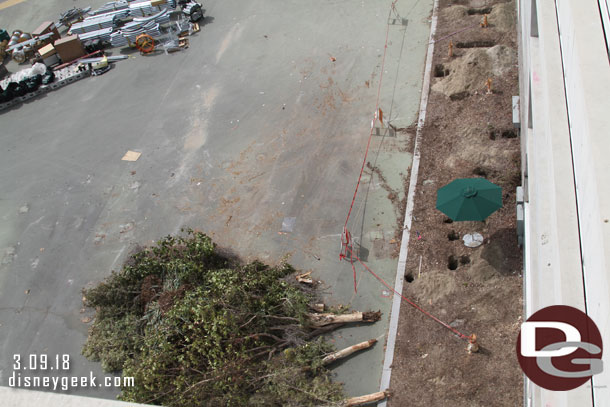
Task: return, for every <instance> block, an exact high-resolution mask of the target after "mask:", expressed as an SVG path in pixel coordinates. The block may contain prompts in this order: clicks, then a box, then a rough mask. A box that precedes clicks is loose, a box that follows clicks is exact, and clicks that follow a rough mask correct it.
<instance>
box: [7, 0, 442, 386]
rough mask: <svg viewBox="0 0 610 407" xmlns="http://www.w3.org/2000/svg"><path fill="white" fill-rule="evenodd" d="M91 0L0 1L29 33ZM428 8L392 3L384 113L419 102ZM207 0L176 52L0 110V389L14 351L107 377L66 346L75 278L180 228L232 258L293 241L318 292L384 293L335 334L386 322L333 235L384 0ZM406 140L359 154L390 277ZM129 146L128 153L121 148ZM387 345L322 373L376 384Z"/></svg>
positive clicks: (340, 218)
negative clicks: (288, 227)
mask: <svg viewBox="0 0 610 407" xmlns="http://www.w3.org/2000/svg"><path fill="white" fill-rule="evenodd" d="M102 3H103V1H97V2H93V1H91V2H86V1H80V0H79V1H75V2H73V1H64V0H53V1H48V2H34V1H31V0H30V1H25V2H23V3H19V4H16V5H14V6H12V7H9V8H6V9H4V10H2V11H0V27H3V28H6V29H7V30H8V31H10V30H13V29H16V28H20V29H24V30H30V31H31V30H33V29H35V28H36V27H37V26H38V24H39V23H40V22H41V21H44V20H48V19H50V18H53V19H56V18H57V16H58V15H59V12H61V11H64V10H66V9H68V8H71V7H73V6H83V7H84V6H87V5H91V6H94V7H95V6H99V5H100V4H102ZM431 6H432V1H431V0H425V1H424V0H418V1H414V0H401V1H399V2H398V3H397V9H398V11H399V13H401V17H402V18H405V19H407V25H406V27H405V26H402V25H393V26H391V27H390V31H389V42H388V50H387V52H388V54H387V57H386V58H387V59H386V65H385V70H384V82H383V83H384V85H383V86H382V89H381V95H382V97H381V101H382V104H381V106H382V108H383V109H384V111H385V113H386V115H389V114H390V111H391V117H390V119H395V121H394V122H395V124H396V125H397V126H398V127H404V126H405V125H408V124H411V123H412V122H413V121H414V120H415V118H416V111H417V107H418V104H419V95H420V93H419V91H420V90H421V79H422V76H423V64H424V58H425V52H426V48H427V40H428V30H429V21H428V18H429V16H430V12H431ZM204 8H205V9H206V15H208V16H209V17H207V19H206V21H205V24H204V25H203V26H202V31H201V32H200V33H198V34H196V35H195V36H194V37H192V38H191V39H190V48H189V49H188V50H186V51H182V52H179V53H175V54H172V55H164V54H162V53H159V54H155V55H150V56H140V55H139V54H137V53H133V52H130V51H128V50H123V51H121V52H125V53H128V54H129V55H130V56H132V57H133V58H130V59H128V60H126V61H122V62H119V63H117V64H116V66H115V68H114V69H112V70H111V71H110V72H108V73H107V74H105V75H103V76H100V77H94V78H90V79H85V80H82V81H80V82H78V83H75V84H72V85H69V86H67V87H65V88H62V89H60V90H58V91H54V92H51V93H49V94H47V95H46V96H44V97H41V98H39V99H35V100H32V101H30V102H28V103H26V104H24V105H22V106H20V107H18V108H12V109H10V110H9V111H5V112H3V113H0V128H1V130H0V134H1V135H0V140H1V141H2V143H1V146H2V147H1V148H0V162H1V163H2V164H1V168H2V173H3V176H2V177H1V178H0V191H3V194H2V199H0V216H1V218H0V250H2V252H1V253H0V255H3V256H4V257H3V260H2V265H1V267H0V324H1V326H0V369H1V370H0V384H1V385H2V386H7V385H8V383H7V381H8V377H9V376H10V375H12V373H13V369H12V361H13V355H15V354H19V355H23V356H24V357H27V356H28V355H30V354H42V353H45V354H48V355H56V354H59V355H63V354H69V355H70V360H71V362H72V363H71V370H70V374H72V375H79V376H80V375H89V374H90V372H93V374H94V375H96V376H99V377H103V376H104V375H105V374H104V373H103V372H101V369H100V367H99V365H98V364H96V363H93V362H90V361H87V360H86V359H85V358H84V357H82V356H81V355H80V349H81V346H82V344H83V343H84V341H85V338H86V333H87V325H86V324H84V323H83V322H81V318H82V317H83V314H81V313H80V312H79V310H80V309H81V307H82V305H81V295H80V292H81V288H82V287H83V286H85V285H87V284H92V283H94V282H97V281H100V280H102V279H103V278H104V277H105V276H107V275H108V274H109V272H110V270H113V269H114V270H118V269H120V267H121V264H122V262H123V260H124V259H125V258H126V256H127V254H128V253H129V252H130V250H132V249H133V247H135V245H137V244H150V243H152V242H153V241H154V240H155V239H158V238H159V237H161V236H164V235H167V234H171V233H177V232H179V230H180V228H181V227H192V228H198V229H201V230H203V231H205V232H207V233H208V234H210V235H211V236H212V237H213V238H214V240H215V241H216V242H217V243H218V244H219V245H221V246H224V247H228V248H230V249H232V250H233V251H234V252H235V253H237V254H239V255H240V256H242V257H243V258H244V259H253V258H260V259H262V260H264V261H268V262H275V261H278V260H279V259H280V258H281V257H282V256H289V259H290V262H292V263H293V264H294V265H295V266H296V267H298V268H301V269H312V270H314V275H315V276H316V278H318V279H320V280H322V281H323V286H322V291H323V294H324V295H325V296H326V297H327V298H328V302H329V303H332V304H340V303H341V304H349V305H351V306H352V307H353V308H355V309H362V310H369V309H374V310H377V309H381V311H382V312H383V320H382V321H380V322H379V323H377V324H375V325H373V326H359V327H350V328H345V329H343V330H340V331H337V332H336V333H335V334H334V335H333V340H334V341H335V344H336V345H337V347H342V346H346V345H348V344H352V343H354V342H359V341H362V340H365V339H369V338H373V337H379V338H383V335H384V334H385V332H386V330H387V321H388V317H389V315H388V312H389V309H390V303H391V299H390V298H387V296H386V293H384V287H382V286H381V285H379V283H378V282H377V281H376V280H375V279H373V278H372V277H371V276H368V275H365V274H361V273H360V272H359V289H358V293H357V294H355V293H354V292H353V284H352V281H351V280H352V271H351V267H350V265H349V263H346V262H343V263H340V262H339V261H338V251H339V234H340V233H341V230H342V226H343V222H344V220H345V216H346V213H347V209H348V206H349V203H350V201H351V197H352V194H353V190H354V187H355V182H356V179H357V175H358V172H359V169H360V165H361V162H362V161H361V160H362V157H363V153H364V148H365V146H366V139H367V136H368V131H369V123H370V120H371V118H372V113H373V110H374V108H375V97H376V92H377V84H378V80H379V75H380V73H381V71H380V68H381V59H382V58H381V57H382V54H383V44H384V41H385V28H386V23H387V15H388V9H389V3H388V2H385V1H383V2H382V1H375V2H364V1H360V2H358V1H342V0H333V1H315V2H314V3H311V2H307V3H303V2H299V1H275V0H273V1H262V0H255V1H248V2H221V1H210V2H207V3H205V4H204ZM405 30H406V31H405ZM117 52H119V51H118V50H115V53H117ZM331 57H333V58H336V61H335V62H332V61H331ZM8 68H9V70H10V71H12V72H14V71H15V70H16V67H15V65H14V64H13V63H11V64H9V66H8ZM408 143H409V140H408V138H407V136H406V135H399V136H398V137H395V138H390V137H375V138H374V139H373V144H372V146H371V148H372V150H371V153H370V156H369V161H370V162H371V163H372V164H374V165H376V166H377V167H378V168H379V170H380V172H381V173H382V174H383V177H384V179H385V182H382V180H381V178H380V177H378V176H377V175H374V176H371V175H370V174H365V177H364V184H363V185H362V189H361V192H360V194H359V195H358V200H357V202H356V206H355V208H356V209H355V213H354V215H353V217H352V223H351V230H352V233H353V234H354V236H355V237H357V238H358V239H359V240H360V242H361V244H362V246H363V248H364V250H362V252H361V254H366V253H368V256H366V260H367V262H368V265H369V266H370V267H371V268H372V269H373V270H375V271H376V272H378V273H379V274H380V275H381V276H382V277H383V278H385V279H386V280H387V281H393V278H394V273H395V270H396V261H397V260H396V259H395V258H392V257H391V253H392V251H393V249H394V246H393V244H391V243H390V239H391V238H392V237H393V236H394V230H395V228H396V225H397V216H399V211H398V210H396V208H395V207H394V206H393V204H392V202H391V200H390V199H388V195H389V191H388V188H389V189H390V190H392V191H395V192H396V193H397V195H398V199H401V198H403V197H404V193H405V191H404V188H403V179H404V177H406V176H407V174H408V167H409V165H410V159H411V155H410V154H409V153H408V152H405V149H406V148H407V147H408ZM127 150H135V151H139V152H141V153H142V156H141V157H140V159H139V160H138V161H136V162H125V161H121V157H122V156H123V154H124V153H125V152H126V151H127ZM286 217H294V218H296V219H295V224H294V229H293V230H292V232H290V233H286V234H279V233H278V232H280V230H281V228H282V222H283V221H284V219H285V218H286ZM28 290H29V291H28ZM26 292H27V294H26ZM381 343H383V341H382V342H381ZM382 360H383V346H380V345H377V346H376V347H374V348H373V349H372V350H370V351H367V352H366V353H363V354H360V355H358V356H357V357H354V358H351V359H349V360H347V361H345V362H343V363H341V364H338V365H337V366H336V367H335V368H334V371H335V372H336V379H337V380H339V381H342V382H345V385H346V393H347V394H349V395H360V394H365V393H370V392H374V391H377V389H378V387H379V378H380V376H381V366H382ZM38 373H41V372H38ZM72 392H73V393H74V394H82V395H87V396H93V397H103V398H112V397H114V395H115V394H116V390H115V389H95V390H93V389H75V390H73V391H72Z"/></svg>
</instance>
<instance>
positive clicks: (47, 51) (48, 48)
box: [38, 44, 57, 59]
mask: <svg viewBox="0 0 610 407" xmlns="http://www.w3.org/2000/svg"><path fill="white" fill-rule="evenodd" d="M38 53H39V54H40V57H41V58H42V59H45V58H48V57H50V56H51V55H55V54H56V53H57V50H55V47H54V46H53V44H49V45H45V46H44V47H42V48H40V49H39V50H38Z"/></svg>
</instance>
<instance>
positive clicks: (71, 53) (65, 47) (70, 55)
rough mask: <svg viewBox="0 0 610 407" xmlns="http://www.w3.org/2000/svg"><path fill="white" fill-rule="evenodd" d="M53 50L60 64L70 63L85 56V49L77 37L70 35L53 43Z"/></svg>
mask: <svg viewBox="0 0 610 407" xmlns="http://www.w3.org/2000/svg"><path fill="white" fill-rule="evenodd" d="M54 45H55V50H57V54H58V55H59V57H60V58H61V61H62V62H70V61H73V60H75V59H76V58H79V57H82V56H83V55H85V48H84V47H83V44H82V42H81V41H80V39H79V38H78V35H70V36H68V37H64V38H62V39H60V40H57V41H55V44H54Z"/></svg>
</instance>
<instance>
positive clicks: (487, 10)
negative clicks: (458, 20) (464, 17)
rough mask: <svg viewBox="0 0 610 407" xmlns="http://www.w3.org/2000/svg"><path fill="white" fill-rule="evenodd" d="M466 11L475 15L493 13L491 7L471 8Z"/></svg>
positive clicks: (470, 14)
mask: <svg viewBox="0 0 610 407" xmlns="http://www.w3.org/2000/svg"><path fill="white" fill-rule="evenodd" d="M466 12H467V13H468V15H469V16H473V15H475V14H489V13H491V7H482V8H469V9H468V10H467V11H466Z"/></svg>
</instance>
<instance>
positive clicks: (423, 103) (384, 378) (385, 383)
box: [377, 0, 438, 407]
mask: <svg viewBox="0 0 610 407" xmlns="http://www.w3.org/2000/svg"><path fill="white" fill-rule="evenodd" d="M437 13H438V0H434V5H433V6H432V23H431V25H430V41H429V42H428V53H427V54H426V67H425V71H424V82H423V84H422V93H421V99H420V104H419V118H418V120H417V131H416V133H415V145H414V147H413V164H412V165H411V176H410V179H409V192H408V194H407V208H406V211H405V220H404V224H403V230H402V239H401V244H400V255H399V256H398V267H397V268H396V280H395V282H394V290H395V291H396V292H398V293H401V294H402V287H403V284H404V274H405V268H406V266H407V255H408V251H409V237H410V232H411V223H412V218H413V207H414V199H415V188H416V186H417V175H418V172H419V161H420V152H419V145H420V143H421V134H422V129H423V127H424V123H425V121H426V109H427V106H428V96H429V94H430V76H431V73H432V59H433V57H434V34H435V32H436V22H437V18H438V16H437ZM400 304H401V298H400V296H398V295H396V294H394V296H393V298H392V310H391V311H390V328H389V330H388V340H387V343H386V351H385V358H384V361H383V370H382V373H381V384H380V386H379V389H380V391H384V390H387V389H389V387H390V379H391V377H392V363H393V361H394V349H395V347H396V333H397V331H398V317H399V314H400ZM377 405H378V406H379V407H386V406H387V400H384V401H382V402H380V403H378V404H377Z"/></svg>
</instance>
